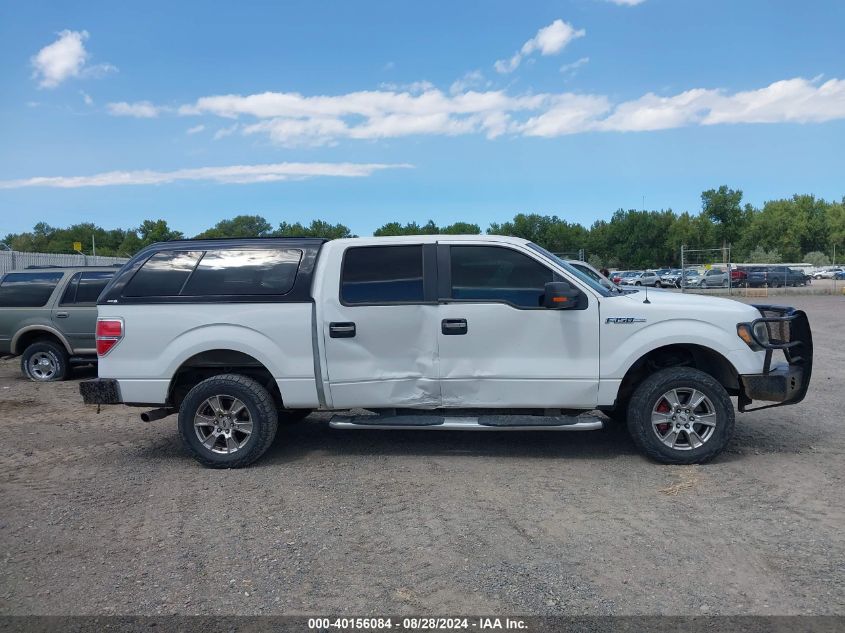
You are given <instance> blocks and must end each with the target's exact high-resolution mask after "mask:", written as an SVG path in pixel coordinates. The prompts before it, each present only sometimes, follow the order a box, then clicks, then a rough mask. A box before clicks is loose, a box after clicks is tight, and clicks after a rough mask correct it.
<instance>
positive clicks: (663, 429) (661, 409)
mask: <svg viewBox="0 0 845 633" xmlns="http://www.w3.org/2000/svg"><path fill="white" fill-rule="evenodd" d="M671 410H672V407H670V406H669V403H668V402H667V401H666V399H665V398H664V399H663V400H661V401H660V404H658V405H657V408H656V409H655V411H657V413H669V412H670V411H671ZM655 428H657V430H658V431H660V434H661V435H666V434H667V433H668V432H669V429H671V428H672V425H671V424H670V423H669V422H663V423H662V424H656V425H655Z"/></svg>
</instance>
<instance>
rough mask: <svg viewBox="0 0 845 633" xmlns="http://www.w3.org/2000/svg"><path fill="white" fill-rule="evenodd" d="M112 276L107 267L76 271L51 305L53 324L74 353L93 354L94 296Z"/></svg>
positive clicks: (95, 296)
mask: <svg viewBox="0 0 845 633" xmlns="http://www.w3.org/2000/svg"><path fill="white" fill-rule="evenodd" d="M113 276H114V272H112V271H109V270H95V271H90V272H82V273H76V274H75V275H74V276H73V277H72V278H71V279H70V281H69V282H68V284H67V286H65V289H64V292H63V293H62V296H61V298H60V299H59V301H58V303H57V305H56V306H55V307H54V308H53V312H52V314H51V318H52V320H53V324H54V325H55V326H56V328H57V329H58V330H59V331H60V332H61V333H62V334H64V336H65V338H66V339H67V341H68V343H70V346H71V347H72V348H73V352H74V353H75V354H94V353H96V345H95V342H94V330H95V329H96V326H97V297H99V296H100V293H101V292H102V291H103V288H105V287H106V284H107V283H108V281H109V279H111V278H112V277H113Z"/></svg>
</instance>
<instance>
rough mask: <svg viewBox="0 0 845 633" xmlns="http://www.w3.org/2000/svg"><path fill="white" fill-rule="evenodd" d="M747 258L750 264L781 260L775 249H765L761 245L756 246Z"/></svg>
mask: <svg viewBox="0 0 845 633" xmlns="http://www.w3.org/2000/svg"><path fill="white" fill-rule="evenodd" d="M747 259H748V262H749V263H751V264H778V263H780V261H781V254H780V251H778V250H777V249H772V250H769V251H767V250H766V249H765V248H763V247H762V246H758V247H757V248H755V249H754V250H752V251H751V252H750V253H749V254H748V257H747Z"/></svg>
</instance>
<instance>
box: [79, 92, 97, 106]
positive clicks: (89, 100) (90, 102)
mask: <svg viewBox="0 0 845 633" xmlns="http://www.w3.org/2000/svg"><path fill="white" fill-rule="evenodd" d="M79 94H80V95H82V100H83V101H84V102H85V105H94V100H93V99H92V98H91V95H89V94H88V93H87V92H85V91H84V90H80V91H79Z"/></svg>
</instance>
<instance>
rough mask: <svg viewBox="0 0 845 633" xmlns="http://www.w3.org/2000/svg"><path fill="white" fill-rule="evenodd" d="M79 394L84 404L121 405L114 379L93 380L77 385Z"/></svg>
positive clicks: (117, 385)
mask: <svg viewBox="0 0 845 633" xmlns="http://www.w3.org/2000/svg"><path fill="white" fill-rule="evenodd" d="M79 393H80V394H81V395H82V401H83V402H84V403H85V404H123V398H121V396H120V385H119V384H118V383H117V380H115V379H114V378H94V379H92V380H83V381H82V382H80V383H79Z"/></svg>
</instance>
